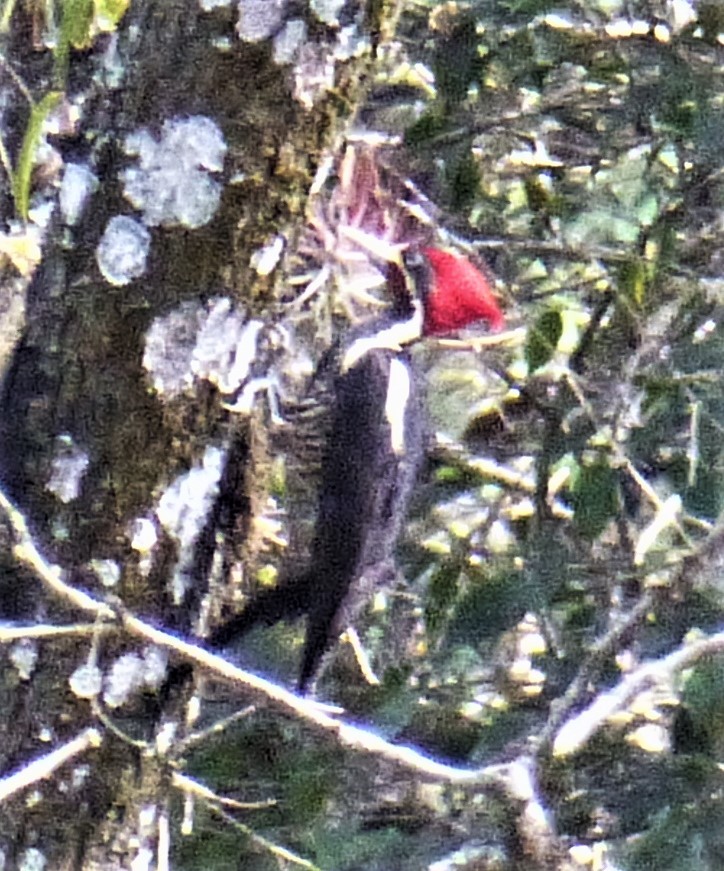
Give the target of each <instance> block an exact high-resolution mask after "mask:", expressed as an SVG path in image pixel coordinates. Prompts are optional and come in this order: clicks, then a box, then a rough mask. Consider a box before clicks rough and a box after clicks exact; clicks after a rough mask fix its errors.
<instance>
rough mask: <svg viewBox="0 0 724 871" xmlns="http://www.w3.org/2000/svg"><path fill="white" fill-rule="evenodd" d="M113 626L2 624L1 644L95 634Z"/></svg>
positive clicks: (0, 629)
mask: <svg viewBox="0 0 724 871" xmlns="http://www.w3.org/2000/svg"><path fill="white" fill-rule="evenodd" d="M112 628H113V627H111V626H99V625H98V624H97V623H74V624H71V625H68V626H53V625H51V624H47V625H44V624H37V625H35V626H17V625H10V626H8V625H4V626H0V644H11V643H12V642H13V641H24V640H25V639H28V638H37V639H41V638H62V637H64V636H68V635H70V636H71V637H72V636H81V637H82V636H86V635H94V634H95V633H96V632H102V631H108V630H109V629H112Z"/></svg>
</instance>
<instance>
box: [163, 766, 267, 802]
mask: <svg viewBox="0 0 724 871" xmlns="http://www.w3.org/2000/svg"><path fill="white" fill-rule="evenodd" d="M171 784H172V786H175V787H176V788H177V789H180V790H181V791H182V792H184V793H186V794H187V795H192V796H194V797H195V798H201V799H204V801H213V802H215V803H216V804H218V805H222V806H223V807H227V808H230V809H232V810H240V811H255V810H264V809H265V808H270V807H276V805H277V804H278V802H277V800H276V799H274V798H268V799H264V800H263V801H237V800H236V799H235V798H227V797H226V796H223V795H219V794H218V793H216V792H214V791H213V790H212V789H209V788H208V786H204V785H203V783H199V781H198V780H194V779H193V778H192V777H188V776H187V775H185V774H181V773H180V772H178V771H174V773H173V774H172V775H171Z"/></svg>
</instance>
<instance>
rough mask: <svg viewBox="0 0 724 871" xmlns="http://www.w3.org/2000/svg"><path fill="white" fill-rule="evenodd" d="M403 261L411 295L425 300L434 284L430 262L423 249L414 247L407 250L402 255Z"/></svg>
mask: <svg viewBox="0 0 724 871" xmlns="http://www.w3.org/2000/svg"><path fill="white" fill-rule="evenodd" d="M402 262H403V265H404V267H405V273H406V279H407V287H408V291H409V293H410V296H411V297H413V298H418V299H420V298H422V299H423V300H424V299H425V297H426V296H427V294H428V293H429V291H430V289H431V286H432V276H431V274H430V273H431V271H430V262H429V261H428V259H427V257H425V255H424V254H423V253H422V251H419V250H414V249H409V250H407V251H405V253H404V254H403V255H402Z"/></svg>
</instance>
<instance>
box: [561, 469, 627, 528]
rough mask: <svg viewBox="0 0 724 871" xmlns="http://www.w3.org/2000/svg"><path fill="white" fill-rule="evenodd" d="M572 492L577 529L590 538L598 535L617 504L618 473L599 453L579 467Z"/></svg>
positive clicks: (610, 518) (608, 521)
mask: <svg viewBox="0 0 724 871" xmlns="http://www.w3.org/2000/svg"><path fill="white" fill-rule="evenodd" d="M571 495H572V501H573V508H574V516H573V520H574V523H575V526H576V530H577V531H578V533H579V534H580V535H582V536H583V537H584V538H587V539H589V540H593V539H595V538H598V536H599V535H600V534H601V533H602V532H603V530H604V529H605V528H606V527H607V526H608V524H609V523H610V522H611V520H612V519H613V518H614V517H615V516H616V514H617V513H618V510H619V506H620V498H619V476H618V474H617V472H616V470H615V469H612V468H611V465H610V462H609V461H608V458H607V457H605V456H602V455H598V456H597V457H596V458H595V459H594V461H593V462H590V463H589V462H586V463H584V464H583V465H582V466H580V467H579V469H578V472H577V474H576V475H575V478H574V481H573V487H572V493H571Z"/></svg>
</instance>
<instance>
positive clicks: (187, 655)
mask: <svg viewBox="0 0 724 871" xmlns="http://www.w3.org/2000/svg"><path fill="white" fill-rule="evenodd" d="M0 508H2V509H3V510H4V511H5V513H6V515H7V517H8V520H9V521H10V524H11V526H12V528H13V531H14V533H15V537H16V539H17V540H16V542H15V544H14V545H13V548H12V551H13V554H14V556H15V558H16V559H17V560H18V561H19V562H20V563H21V564H22V565H24V566H26V567H29V568H31V569H32V570H33V572H34V573H35V574H36V575H37V576H38V578H39V579H40V580H41V581H42V582H43V583H44V584H45V586H46V587H47V588H48V589H49V590H50V591H51V592H52V593H53V594H55V595H56V596H58V597H59V598H61V599H63V600H64V601H65V602H67V603H68V604H69V605H71V606H73V607H75V608H78V609H80V610H82V611H85V612H87V613H90V614H92V615H93V616H94V617H95V618H96V619H97V620H101V621H109V622H110V621H113V623H112V625H117V624H118V623H119V622H120V625H121V626H122V627H123V629H125V630H126V631H127V632H128V633H129V634H130V635H132V636H134V637H135V638H138V639H142V640H143V641H146V642H150V643H151V644H156V645H158V646H160V647H163V648H165V649H167V650H170V651H173V652H174V653H176V654H177V655H179V656H180V657H182V658H183V659H184V660H186V661H187V662H191V663H193V664H194V665H196V666H197V667H199V668H201V669H203V670H204V671H206V672H207V673H208V674H209V675H211V676H212V677H214V678H216V679H220V680H223V681H225V682H227V683H229V684H231V685H232V686H235V687H238V688H239V689H242V690H244V691H245V692H247V693H251V694H252V695H253V696H257V697H260V698H262V699H263V700H264V701H265V702H266V703H267V704H268V705H269V706H270V707H272V708H274V709H276V710H278V711H279V712H281V713H283V714H285V715H287V716H292V717H295V718H296V719H297V720H299V721H300V722H302V723H304V724H305V725H306V726H307V727H309V728H310V729H312V730H313V731H316V732H317V733H320V734H322V735H324V736H332V737H334V739H335V740H336V741H337V742H338V743H339V744H340V745H341V746H343V747H345V748H347V749H348V750H351V751H352V752H355V753H364V754H369V755H371V756H373V757H375V758H376V759H377V760H379V761H381V762H386V763H388V764H390V765H392V766H393V767H395V768H398V769H401V770H404V771H405V772H406V773H408V774H411V775H414V776H417V777H421V778H423V779H426V780H431V781H437V782H440V783H446V784H450V785H455V786H459V787H463V788H478V789H483V790H485V791H489V792H493V793H496V794H498V795H500V796H502V797H504V799H505V801H506V802H507V803H508V804H509V805H510V806H511V808H512V810H513V812H514V816H515V819H516V826H515V829H516V832H517V836H518V838H519V839H520V840H521V842H525V843H527V844H528V847H527V848H526V852H529V853H531V855H529V859H530V861H531V862H532V863H534V864H531V865H530V867H531V869H532V868H534V867H535V868H544V867H549V863H548V860H547V858H546V856H548V855H550V853H551V851H553V852H556V853H560V850H561V849H562V847H561V846H560V843H559V842H558V840H557V838H556V835H555V831H554V828H553V825H552V823H550V822H549V819H548V814H547V812H546V811H545V809H544V806H543V804H542V802H541V801H540V799H539V797H538V790H537V789H536V787H535V778H534V773H535V770H536V769H535V763H534V760H532V759H531V758H530V757H520V758H519V759H516V760H514V761H513V762H511V763H508V764H505V765H489V766H484V767H482V768H478V769H470V768H459V767H456V766H453V765H448V764H446V763H444V762H438V761H437V760H435V759H431V758H430V757H428V756H425V755H424V754H422V753H420V752H419V751H417V750H415V749H413V748H412V747H405V746H402V745H398V744H393V743H391V742H389V741H386V740H385V739H384V738H382V737H380V736H379V735H376V734H374V733H373V732H370V731H368V730H366V729H363V728H361V727H359V726H352V725H350V724H348V723H345V722H343V721H341V720H340V719H337V718H335V717H334V716H331V715H330V714H329V713H327V712H326V711H325V710H324V708H323V706H320V705H319V704H317V703H315V702H313V701H310V700H308V699H305V698H301V697H299V696H297V695H295V694H294V693H292V692H290V691H289V690H286V689H284V688H283V687H280V686H278V685H276V684H274V683H272V682H271V681H268V680H265V679H264V678H262V677H259V676H258V675H255V674H252V673H250V672H247V671H245V670H243V669H241V668H238V667H237V666H235V665H232V664H231V663H230V662H227V661H226V660H225V659H222V658H221V657H220V656H217V655H215V654H213V653H209V652H208V651H206V650H204V649H203V648H202V647H200V646H198V645H197V644H192V643H190V642H188V641H184V640H182V639H180V638H177V637H176V636H174V635H171V634H169V633H168V632H165V631H162V630H160V629H157V628H155V627H154V626H151V625H150V624H149V623H147V622H145V621H144V620H141V619H140V618H138V617H136V616H134V615H133V614H130V613H129V612H128V611H126V610H125V609H124V608H123V606H122V605H121V604H120V603H119V604H118V605H116V606H115V607H112V606H111V605H109V604H107V603H106V602H103V601H101V600H99V599H96V598H94V597H93V596H91V595H90V594H88V593H85V592H83V591H81V590H78V589H77V588H75V587H73V586H72V585H71V584H68V583H67V582H66V581H65V580H63V578H62V572H61V570H60V568H59V567H58V566H54V565H52V564H50V563H48V562H47V561H46V560H45V559H44V557H43V556H42V555H41V553H40V552H39V550H38V548H37V546H36V545H35V543H34V541H33V539H32V537H31V536H30V533H29V531H28V527H27V524H26V522H25V519H24V517H23V516H22V514H21V513H20V511H19V510H18V509H17V508H16V507H15V506H14V505H13V504H12V503H11V502H10V500H8V498H7V497H6V496H5V494H4V493H3V492H2V491H0ZM99 736H100V732H99V731H98V730H96V729H89V730H86V732H85V733H83V736H81V738H82V740H83V746H82V747H80V746H79V745H78V744H77V743H76V742H77V741H79V740H81V739H76V742H72V744H71V746H70V755H73V754H74V753H78V752H81V750H82V749H85V747H86V746H89V745H91V744H92V743H93V742H95V741H98V740H100V737H99ZM68 753H69V751H68V749H67V748H66V747H64V748H60V750H58V751H54V752H53V753H51V754H49V755H48V757H46V759H47V760H51V761H53V760H56V759H58V758H60V762H58V763H57V764H62V761H65V759H66V758H69V756H68ZM41 763H42V761H41V760H39V762H38V765H41ZM34 765H35V763H34ZM55 767H57V766H55ZM46 770H47V772H48V773H50V771H51V770H53V769H52V768H50V767H49V766H48V763H47V762H46V763H44V767H40V768H39V769H38V774H37V777H36V778H35V779H39V778H40V777H41V776H46V775H45V774H44V773H43V772H45V771H46ZM24 771H26V770H24ZM33 771H35V769H33V768H30V778H31V779H32V777H33V776H34V775H33V773H32V772H33ZM524 772H527V774H526V776H525V777H522V776H521V775H522V773H524ZM19 776H20V774H19V775H13V776H12V777H11V778H9V779H8V780H10V782H11V785H12V784H13V783H18V786H17V787H16V789H19V788H22V786H23V785H26V784H27V783H28V782H32V781H31V780H30V781H29V780H28V777H27V775H26V777H25V778H24V779H23V780H22V781H18V780H14V778H18V777H19ZM16 789H13V790H12V791H13V792H14V791H16ZM206 801H207V802H208V806H209V807H210V808H212V809H214V810H215V812H217V813H218V814H220V815H221V816H222V817H223V818H224V819H227V820H228V821H229V822H232V823H233V824H234V825H235V826H241V825H242V824H240V823H239V822H238V821H237V820H234V819H233V818H232V817H230V816H229V815H228V813H227V812H226V811H224V810H223V807H221V806H219V805H216V804H215V802H214V801H212V800H208V799H207V800H206ZM243 829H244V830H245V831H247V833H248V834H249V837H251V838H253V839H254V840H255V841H256V842H257V843H258V844H259V845H260V846H263V847H264V848H265V849H268V850H271V851H272V852H273V853H274V854H275V855H279V856H280V857H283V858H286V859H288V860H289V861H294V862H296V863H297V864H301V865H302V867H307V868H310V869H312V868H314V867H315V866H314V865H311V864H310V863H306V861H305V860H301V859H300V858H299V857H296V856H294V854H291V853H288V852H287V851H284V850H283V848H280V847H278V846H277V845H275V844H272V843H271V842H267V841H266V840H265V839H263V838H259V836H258V835H256V834H255V833H254V832H252V831H251V830H250V829H248V827H245V826H244V827H243ZM531 832H535V837H532V836H531V834H530V833H531ZM534 843H539V844H540V845H543V846H541V847H540V849H539V850H537V851H535V850H533V849H532V845H533V844H534Z"/></svg>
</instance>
